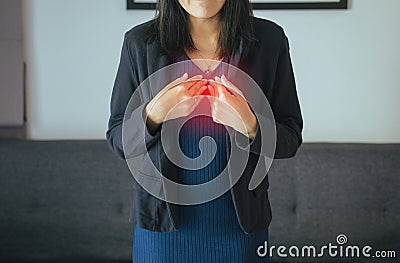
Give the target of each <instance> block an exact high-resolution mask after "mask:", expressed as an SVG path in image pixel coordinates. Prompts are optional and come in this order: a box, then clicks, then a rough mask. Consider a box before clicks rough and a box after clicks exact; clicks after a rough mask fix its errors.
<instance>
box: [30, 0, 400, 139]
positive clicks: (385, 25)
mask: <svg viewBox="0 0 400 263" xmlns="http://www.w3.org/2000/svg"><path fill="white" fill-rule="evenodd" d="M351 2H352V3H351V5H350V9H348V10H297V11H293V10H291V11H288V10H280V11H272V10H269V11H257V12H255V14H256V15H257V16H259V17H264V18H268V19H271V20H273V21H275V22H277V23H278V24H280V25H282V26H283V27H284V28H285V31H286V33H287V35H288V38H289V41H290V46H291V54H292V60H293V65H294V70H295V75H296V81H297V86H298V93H299V97H300V103H301V107H302V110H303V114H304V125H305V126H304V139H305V141H307V142H315V141H330V142H400V122H399V121H398V112H400V104H399V103H398V99H399V97H400V89H399V83H400V74H399V72H400V64H399V61H400V49H399V48H398V47H399V46H400V30H399V29H398V25H400V16H399V15H398V11H399V10H400V1H398V0H385V1H376V0H354V1H351ZM23 3H24V27H25V33H24V39H25V40H26V41H25V51H26V53H25V60H26V62H27V66H28V68H27V85H28V86H27V89H28V90H27V92H28V98H27V99H28V136H29V137H30V138H32V139H66V138H77V139H81V138H91V139H92V138H99V139H102V138H104V137H105V135H104V133H105V130H106V123H107V119H108V114H109V99H110V94H111V89H112V85H113V81H114V78H115V73H116V70H117V66H118V59H119V55H120V51H121V45H122V38H123V34H124V32H126V31H127V30H128V29H130V28H131V27H132V26H134V25H136V24H139V23H142V22H143V21H146V20H148V19H151V18H152V17H153V15H154V12H153V11H137V10H136V11H127V10H126V0H111V1H110V0H85V1H81V0H70V1H61V0H26V1H23Z"/></svg>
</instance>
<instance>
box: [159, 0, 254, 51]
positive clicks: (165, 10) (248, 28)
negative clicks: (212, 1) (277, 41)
mask: <svg viewBox="0 0 400 263" xmlns="http://www.w3.org/2000/svg"><path fill="white" fill-rule="evenodd" d="M252 17H253V10H252V6H251V4H250V2H249V0H226V2H225V4H224V6H223V7H222V9H221V11H220V35H219V39H218V46H219V48H220V50H219V55H220V56H225V55H228V54H230V52H232V51H233V50H235V49H236V48H238V47H239V44H240V40H241V39H242V40H243V47H242V48H243V50H242V53H243V55H246V54H247V53H248V51H249V49H250V47H251V45H252V42H253V40H254V33H253V22H252V21H253V20H252ZM154 22H155V23H154V25H153V26H154V27H155V32H156V35H157V37H158V38H159V41H160V43H161V48H162V51H163V52H164V53H166V54H169V55H174V54H177V53H179V52H180V51H182V50H183V49H184V48H186V49H188V50H191V51H193V50H196V47H195V45H194V43H193V40H192V38H191V36H190V32H189V24H188V22H187V12H186V11H185V10H184V9H183V8H182V6H181V5H180V4H179V2H178V0H158V2H157V13H156V18H155V20H154Z"/></svg>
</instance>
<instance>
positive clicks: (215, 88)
mask: <svg viewBox="0 0 400 263" xmlns="http://www.w3.org/2000/svg"><path fill="white" fill-rule="evenodd" d="M209 85H210V86H211V87H212V90H213V97H217V98H219V93H220V90H219V88H218V85H220V84H218V83H217V82H214V81H209Z"/></svg>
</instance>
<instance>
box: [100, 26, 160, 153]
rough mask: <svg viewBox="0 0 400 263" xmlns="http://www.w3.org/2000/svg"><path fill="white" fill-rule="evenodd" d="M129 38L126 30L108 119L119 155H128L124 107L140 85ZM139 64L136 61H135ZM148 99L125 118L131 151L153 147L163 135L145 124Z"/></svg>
mask: <svg viewBox="0 0 400 263" xmlns="http://www.w3.org/2000/svg"><path fill="white" fill-rule="evenodd" d="M130 41H131V40H130V39H129V38H128V37H127V33H125V35H124V40H123V44H122V50H121V55H120V61H119V66H118V70H117V74H116V77H115V81H114V86H113V90H112V95H111V103H110V117H109V120H108V130H107V132H106V138H107V143H108V145H109V147H110V149H111V151H112V152H113V153H114V154H115V155H116V156H117V157H119V158H120V159H125V158H127V157H126V156H125V154H124V147H123V142H122V124H123V122H124V115H125V110H126V108H127V106H128V103H129V100H130V98H131V96H132V95H133V93H134V92H135V90H136V88H137V87H138V86H139V85H140V83H139V81H138V78H137V75H136V73H135V68H134V66H133V65H134V63H132V62H133V61H134V59H135V58H134V56H133V53H132V52H130ZM135 64H137V63H135ZM146 105H147V103H143V104H141V105H140V106H138V107H136V108H135V109H134V110H133V111H132V112H131V113H130V116H129V117H128V118H125V123H124V125H126V129H124V130H127V131H129V134H127V135H126V137H125V135H124V141H125V142H126V143H125V144H126V145H128V146H129V149H125V152H129V155H138V154H141V153H143V152H144V151H145V150H146V148H149V147H151V146H152V145H153V144H154V143H155V141H157V139H159V138H160V131H159V130H158V131H157V132H156V133H155V134H151V133H150V132H149V130H148V129H147V126H146V124H145V116H144V114H143V110H144V108H145V106H146Z"/></svg>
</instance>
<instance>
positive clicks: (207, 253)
mask: <svg viewBox="0 0 400 263" xmlns="http://www.w3.org/2000/svg"><path fill="white" fill-rule="evenodd" d="M206 59H209V60H206ZM179 61H189V62H190V63H191V65H192V66H190V68H188V70H187V71H188V72H187V73H186V74H184V75H183V76H182V77H180V78H177V79H176V80H175V82H173V83H172V85H168V86H167V87H166V88H165V89H163V90H161V91H160V92H159V93H158V94H156V95H155V96H154V97H153V98H152V99H151V100H150V101H149V102H148V103H146V104H144V105H143V107H139V108H138V109H137V110H136V112H137V113H138V114H136V115H135V116H134V121H133V122H132V123H139V122H144V123H145V126H144V127H145V129H144V131H141V130H140V128H139V126H140V125H136V126H132V130H133V131H132V133H133V134H135V135H137V136H136V137H140V135H141V134H145V137H144V138H140V139H141V140H143V139H144V140H145V142H146V147H147V149H148V151H149V155H152V156H153V157H154V158H158V159H157V160H158V161H159V162H156V163H158V164H159V165H161V167H158V168H160V169H161V171H162V172H163V174H164V173H165V174H168V175H170V176H175V179H176V180H177V181H179V183H183V184H201V183H204V182H207V181H209V180H211V179H213V178H215V176H217V175H218V174H219V173H220V172H221V170H222V169H223V168H224V166H225V165H226V163H227V159H228V156H226V154H224V153H226V145H227V144H226V142H227V141H228V140H229V138H228V136H227V133H226V130H225V129H224V127H226V126H229V127H231V128H233V129H234V130H236V131H238V132H240V133H241V134H244V135H245V136H247V138H249V139H250V141H251V144H250V145H251V147H250V151H251V154H250V157H249V162H248V167H246V170H245V172H244V173H243V176H242V177H241V178H240V180H239V181H238V182H237V183H236V184H235V185H234V187H233V188H232V189H231V191H228V192H226V193H225V194H223V195H222V196H220V197H219V198H217V199H214V200H212V201H209V202H207V203H203V204H200V205H193V206H183V205H175V204H172V203H168V202H165V201H163V200H160V199H157V198H155V197H154V196H152V195H151V194H149V193H147V192H146V191H145V190H144V189H143V188H142V187H141V186H140V185H139V184H137V183H136V182H135V184H134V186H135V198H134V201H133V204H132V210H131V215H130V219H129V220H130V222H132V223H135V236H134V247H133V261H134V262H252V263H253V262H268V260H269V259H268V256H267V257H260V256H259V255H257V248H258V247H259V246H261V245H263V244H264V242H265V241H268V226H269V224H270V221H271V218H272V216H271V209H270V204H269V200H268V194H267V189H268V185H269V184H268V178H267V177H266V178H265V179H264V180H263V181H262V183H261V184H260V185H259V186H258V187H257V188H256V189H254V190H252V191H250V190H248V188H247V186H248V184H249V181H250V178H251V171H252V166H254V165H255V163H256V162H257V160H258V159H257V155H258V154H260V152H259V147H258V146H259V145H260V136H261V134H260V129H259V125H260V123H259V122H258V120H257V118H256V116H255V115H254V113H253V112H252V110H251V109H250V107H249V105H248V104H247V103H246V99H245V98H243V93H242V92H241V90H243V89H244V88H245V87H238V86H235V83H232V82H231V81H230V80H229V79H227V78H226V77H225V74H224V72H225V71H224V66H223V65H224V63H227V64H233V65H235V66H237V67H238V68H240V69H242V70H243V71H245V72H246V73H247V74H248V75H249V76H251V77H252V78H253V79H254V80H255V81H256V82H257V83H258V85H259V86H260V87H261V88H262V90H263V92H264V93H265V96H266V97H267V98H268V101H269V103H270V105H271V109H272V110H273V113H274V117H275V125H276V135H277V141H276V150H275V155H274V158H289V157H292V156H294V155H295V153H296V151H297V149H298V147H299V146H300V145H301V143H302V135H301V132H302V128H303V120H302V116H301V111H300V105H299V102H298V98H297V92H296V87H295V81H294V74H293V70H292V65H291V60H290V55H289V45H288V40H287V37H286V36H285V34H284V31H283V29H282V28H281V27H279V26H278V25H276V24H275V23H273V22H271V21H268V20H264V19H260V18H255V17H253V15H252V10H251V5H250V3H249V1H248V0H198V1H195V0H160V1H159V3H158V13H157V16H156V18H155V19H154V20H151V21H148V22H146V23H143V24H141V25H138V26H136V27H134V28H132V29H131V30H129V31H128V32H127V33H126V34H125V38H124V43H123V47H122V52H121V60H120V65H119V68H118V72H117V76H116V79H115V83H114V88H113V94H112V99H111V116H110V120H109V127H108V131H107V140H108V143H109V145H110V147H111V149H112V151H113V152H114V153H115V154H116V155H117V156H119V157H121V158H125V155H124V151H123V146H122V135H121V133H122V122H123V116H124V112H125V109H126V107H127V104H128V101H129V99H130V97H131V96H132V94H133V92H134V90H135V89H136V88H137V87H138V86H139V85H140V83H141V82H143V81H144V80H145V79H146V78H147V77H148V76H149V75H151V74H152V73H154V72H156V71H157V70H159V69H161V68H163V67H165V66H167V65H170V64H172V63H175V62H179ZM222 62H224V63H222ZM171 86H172V87H173V88H171ZM200 94H203V95H204V94H207V95H210V96H212V97H216V98H219V99H220V100H222V101H223V102H225V103H227V104H229V105H230V106H231V107H232V109H234V110H235V111H236V112H237V113H238V115H239V116H240V117H241V119H242V120H243V122H242V123H241V125H240V124H238V123H236V122H233V121H232V118H231V117H230V116H229V115H228V117H227V116H225V115H224V114H221V112H220V110H219V109H218V107H217V103H214V101H213V100H199V101H197V102H195V103H193V105H190V107H183V108H182V109H180V110H179V111H178V112H177V114H175V115H173V116H172V117H171V116H170V115H168V113H169V112H170V110H171V109H172V108H173V107H174V106H175V105H179V103H181V102H182V101H184V100H185V99H188V98H190V97H195V96H198V95H200ZM208 98H209V97H208ZM207 106H209V108H210V112H211V116H212V117H210V116H204V115H201V116H196V117H194V118H191V119H190V120H189V121H187V122H186V123H185V125H184V126H183V127H182V129H181V131H180V134H179V136H180V137H179V141H180V146H181V148H182V152H183V153H184V154H185V155H187V156H188V157H190V158H195V157H196V156H198V155H199V154H200V152H199V149H198V143H199V140H200V139H201V138H202V137H204V136H206V135H208V136H211V137H213V138H214V140H215V142H216V144H217V153H216V155H215V157H214V159H213V160H212V162H211V163H210V164H209V165H207V166H206V167H204V168H202V169H200V170H186V169H180V168H179V167H178V168H177V167H174V166H173V165H171V163H170V162H169V161H168V160H167V158H166V157H165V154H163V152H162V149H161V148H162V147H159V146H160V127H161V126H162V125H163V122H165V121H169V120H173V119H174V118H179V117H182V116H187V115H189V114H191V113H193V111H194V110H195V109H196V108H197V107H207ZM219 108H220V107H219ZM143 116H147V117H143ZM243 127H244V128H243ZM135 129H136V130H135ZM140 139H138V140H140ZM201 154H203V153H201ZM204 154H205V155H207V154H210V153H207V152H205V153H204ZM253 168H254V167H253Z"/></svg>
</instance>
